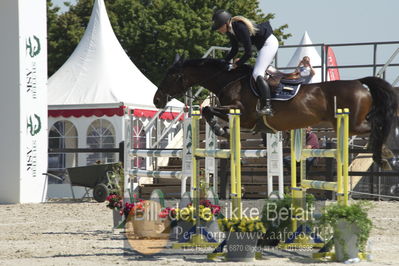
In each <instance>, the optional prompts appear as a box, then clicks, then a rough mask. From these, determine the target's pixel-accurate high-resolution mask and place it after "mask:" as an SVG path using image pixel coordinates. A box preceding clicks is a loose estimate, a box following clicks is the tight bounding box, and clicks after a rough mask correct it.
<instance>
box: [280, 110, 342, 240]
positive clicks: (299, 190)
mask: <svg viewBox="0 0 399 266" xmlns="http://www.w3.org/2000/svg"><path fill="white" fill-rule="evenodd" d="M336 119H337V148H336V149H303V130H302V129H301V130H291V194H292V211H293V214H292V220H291V226H292V227H291V229H292V232H294V234H293V235H292V237H290V238H288V239H287V241H286V242H285V243H283V244H280V247H282V248H289V247H293V246H297V245H299V246H304V245H311V246H313V247H323V246H324V242H323V241H321V240H320V239H319V238H318V237H317V236H312V238H313V241H314V243H312V244H310V243H306V241H305V242H304V241H300V243H298V242H296V238H297V237H298V236H299V235H300V234H302V233H306V234H308V233H309V230H308V229H306V228H305V229H304V226H301V227H299V226H298V220H299V219H301V218H302V217H300V216H298V213H303V211H301V209H300V208H302V209H303V210H306V209H305V208H306V205H305V204H306V202H305V195H306V189H308V188H313V189H320V190H329V191H334V192H336V194H337V202H338V204H341V205H345V206H347V205H348V199H349V196H348V195H349V175H348V163H349V143H348V138H349V109H347V108H345V109H344V110H342V109H337V112H336ZM309 157H321V158H335V159H336V161H337V182H326V181H320V180H308V179H306V178H305V176H306V159H307V158H309ZM297 161H300V162H301V166H300V171H301V175H300V185H299V186H298V184H297V171H296V162H297Z"/></svg>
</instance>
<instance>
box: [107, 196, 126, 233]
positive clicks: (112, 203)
mask: <svg viewBox="0 0 399 266" xmlns="http://www.w3.org/2000/svg"><path fill="white" fill-rule="evenodd" d="M106 202H107V207H108V208H110V209H111V210H112V211H113V212H112V216H113V220H114V227H117V226H118V225H119V224H120V222H121V220H122V216H121V214H120V210H121V209H122V204H123V202H122V197H121V196H119V195H118V194H116V193H112V194H110V195H108V197H107V198H106Z"/></svg>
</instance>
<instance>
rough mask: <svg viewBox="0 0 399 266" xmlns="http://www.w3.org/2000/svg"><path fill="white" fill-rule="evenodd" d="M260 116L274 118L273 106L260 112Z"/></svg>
mask: <svg viewBox="0 0 399 266" xmlns="http://www.w3.org/2000/svg"><path fill="white" fill-rule="evenodd" d="M258 114H260V115H268V116H273V114H274V113H273V109H272V107H271V106H264V107H263V108H262V109H260V110H258Z"/></svg>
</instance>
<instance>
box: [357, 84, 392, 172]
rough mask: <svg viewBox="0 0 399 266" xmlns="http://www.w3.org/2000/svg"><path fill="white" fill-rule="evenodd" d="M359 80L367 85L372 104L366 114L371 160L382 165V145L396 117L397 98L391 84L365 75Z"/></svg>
mask: <svg viewBox="0 0 399 266" xmlns="http://www.w3.org/2000/svg"><path fill="white" fill-rule="evenodd" d="M359 81H360V82H361V83H363V84H365V85H367V86H368V87H369V90H370V93H371V96H372V98H373V106H372V109H371V111H370V112H369V113H368V115H367V120H368V121H369V122H370V125H371V133H370V137H369V147H370V148H371V150H372V152H373V160H374V161H375V162H376V163H377V164H379V165H380V166H381V165H382V158H381V152H382V146H383V144H384V143H385V141H386V140H387V138H388V135H389V133H390V131H391V126H392V123H393V121H394V119H395V117H396V111H397V108H398V99H397V96H396V94H395V91H394V90H393V88H392V86H391V84H389V83H388V82H386V81H385V80H383V79H380V78H377V77H366V78H362V79H359Z"/></svg>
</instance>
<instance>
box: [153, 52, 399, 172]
mask: <svg viewBox="0 0 399 266" xmlns="http://www.w3.org/2000/svg"><path fill="white" fill-rule="evenodd" d="M224 66H225V65H224V63H223V62H222V61H221V60H217V59H193V60H183V59H179V60H177V61H175V63H174V64H173V65H172V66H171V67H170V68H169V69H168V71H167V74H166V77H165V78H164V79H163V81H162V82H161V84H160V86H159V87H158V91H157V92H156V94H155V96H154V104H155V106H156V107H157V108H164V107H165V105H166V103H167V101H168V98H169V97H172V98H176V97H179V96H182V95H183V94H184V93H185V92H186V91H187V90H188V89H189V88H190V87H192V86H194V85H201V86H203V87H204V88H206V89H208V90H209V91H211V92H213V93H214V94H215V95H216V96H217V98H218V99H219V102H220V106H218V107H209V106H207V107H204V108H203V110H202V114H203V116H204V117H205V119H206V120H207V122H208V123H209V124H210V126H211V127H212V129H213V131H214V132H215V133H216V134H217V135H219V136H227V135H228V131H227V129H226V128H222V127H221V126H220V125H219V124H218V123H217V121H216V119H215V116H217V117H219V118H221V119H223V120H226V121H227V119H228V116H227V114H228V112H229V110H230V109H232V108H235V109H240V110H241V127H243V128H248V129H256V128H257V127H256V125H259V121H263V118H262V117H259V116H258V114H257V112H256V106H257V102H258V98H257V97H256V96H255V95H254V93H253V92H252V91H251V89H250V78H251V73H252V68H251V67H250V66H242V67H240V68H237V69H234V70H232V71H227V70H224V69H225V68H224ZM397 106H398V104H397V97H396V95H395V92H394V90H393V89H392V86H391V85H390V84H389V83H387V82H386V81H384V80H382V79H380V78H376V77H366V78H362V79H357V80H339V81H331V82H323V83H314V84H306V85H302V86H301V89H300V91H299V92H298V94H297V95H296V96H295V97H294V98H292V99H291V100H288V101H273V102H272V107H273V110H274V116H268V117H267V122H268V125H269V126H270V127H271V128H273V129H275V130H278V131H282V130H289V129H296V128H304V127H307V126H312V125H315V124H318V123H320V122H323V121H326V122H330V123H331V124H332V126H333V127H334V128H335V125H336V122H335V121H336V119H335V117H334V115H335V109H336V108H349V110H350V115H349V119H350V120H349V133H350V135H364V134H368V133H369V134H370V136H369V148H370V149H371V150H372V152H373V160H374V161H375V162H376V163H377V164H378V165H382V163H383V162H385V161H383V160H382V155H381V154H382V148H383V144H384V143H385V141H386V139H387V137H388V135H389V132H390V129H391V123H392V121H394V118H395V116H396V110H397Z"/></svg>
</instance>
